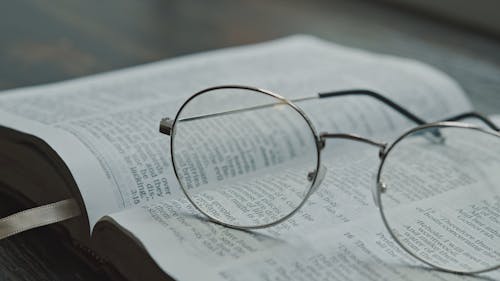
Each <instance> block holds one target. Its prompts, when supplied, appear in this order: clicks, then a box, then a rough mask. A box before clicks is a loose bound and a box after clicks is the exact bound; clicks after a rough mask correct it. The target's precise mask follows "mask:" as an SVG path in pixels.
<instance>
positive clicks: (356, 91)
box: [318, 89, 427, 125]
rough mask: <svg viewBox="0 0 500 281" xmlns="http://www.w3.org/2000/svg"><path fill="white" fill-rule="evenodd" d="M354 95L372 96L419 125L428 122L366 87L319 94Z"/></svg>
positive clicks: (324, 96)
mask: <svg viewBox="0 0 500 281" xmlns="http://www.w3.org/2000/svg"><path fill="white" fill-rule="evenodd" d="M352 95H357V96H370V97H372V98H375V99H377V100H379V101H381V102H382V103H384V104H385V105H388V106H389V107H391V108H392V109H394V110H396V111H397V112H398V113H400V114H402V115H403V116H405V117H406V118H408V119H410V120H411V121H413V122H415V123H417V124H418V125H423V124H426V123H427V122H426V121H425V120H423V119H422V118H420V117H418V116H416V115H415V114H413V113H411V112H410V111H408V110H407V109H405V108H404V107H402V106H401V105H399V104H397V103H395V102H393V101H391V100H390V99H388V98H386V97H384V96H383V95H381V94H379V93H376V92H373V91H370V90H365V89H353V90H342V91H334V92H326V93H319V94H318V96H319V98H330V97H339V96H352Z"/></svg>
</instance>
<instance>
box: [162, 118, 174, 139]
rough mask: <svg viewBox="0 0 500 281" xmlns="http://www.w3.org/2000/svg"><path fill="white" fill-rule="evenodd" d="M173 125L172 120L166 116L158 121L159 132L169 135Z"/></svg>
mask: <svg viewBox="0 0 500 281" xmlns="http://www.w3.org/2000/svg"><path fill="white" fill-rule="evenodd" d="M173 126H174V120H172V119H170V118H168V117H166V118H163V119H161V121H160V133H162V134H165V135H169V136H170V134H171V133H172V127H173Z"/></svg>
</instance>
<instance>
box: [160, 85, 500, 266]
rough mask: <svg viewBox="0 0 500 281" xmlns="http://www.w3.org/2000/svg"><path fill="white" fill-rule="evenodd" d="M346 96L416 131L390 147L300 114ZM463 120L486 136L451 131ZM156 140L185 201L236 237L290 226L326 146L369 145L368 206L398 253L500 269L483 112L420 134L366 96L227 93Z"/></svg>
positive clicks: (215, 92)
mask: <svg viewBox="0 0 500 281" xmlns="http://www.w3.org/2000/svg"><path fill="white" fill-rule="evenodd" d="M347 95H362V96H369V97H372V98H374V99H376V100H378V101H379V102H381V103H382V104H384V105H386V106H388V107H390V108H392V109H393V110H395V111H396V112H398V113H400V114H401V115H402V116H404V117H405V118H407V119H409V120H411V121H412V122H414V123H416V125H417V127H415V128H413V129H411V130H409V131H407V132H405V133H404V134H402V135H401V136H400V137H398V138H397V139H396V140H395V141H393V142H392V143H391V144H387V143H384V142H379V141H376V140H372V139H369V138H365V137H362V136H358V135H354V134H346V133H336V132H335V133H334V132H324V133H320V134H318V133H317V132H316V130H315V128H314V126H313V124H312V122H311V120H310V119H309V118H308V116H307V115H306V114H305V113H304V111H303V110H302V109H301V108H299V107H298V106H297V105H296V103H299V102H303V101H307V100H313V99H319V100H321V99H326V98H332V97H339V96H347ZM465 118H475V119H478V120H479V121H481V122H482V123H484V124H485V125H486V126H487V127H488V128H482V127H477V126H473V125H470V124H467V123H459V122H455V121H460V120H462V119H465ZM160 132H161V133H164V134H166V135H169V136H170V149H171V151H170V152H171V157H172V163H173V167H174V171H175V175H176V177H177V179H178V181H179V183H180V186H181V188H182V190H183V192H184V193H185V195H186V196H187V198H188V200H189V201H190V202H191V203H192V204H193V205H194V206H195V207H196V209H198V210H199V211H200V212H201V213H203V214H204V215H205V216H207V217H208V218H209V219H210V220H212V221H214V222H216V223H219V224H221V225H224V226H227V227H231V228H236V229H256V228H265V227H271V226H274V225H276V224H279V223H281V222H283V221H285V220H287V219H288V218H290V217H291V216H293V215H294V214H295V213H296V212H297V211H298V210H299V209H300V208H301V207H302V206H303V205H304V203H305V202H306V201H307V199H308V198H309V197H310V196H311V195H312V194H313V193H314V192H315V190H316V189H317V188H318V187H319V185H320V184H321V182H322V181H323V179H324V177H325V174H326V167H325V166H324V165H323V164H322V162H321V159H322V154H323V153H322V151H324V148H325V144H326V141H327V140H328V139H347V140H353V141H358V142H363V143H366V144H369V145H372V146H375V147H377V148H378V149H379V158H380V164H379V168H378V173H377V177H376V181H375V183H374V184H373V186H372V189H371V192H372V196H373V199H374V202H375V205H376V206H377V207H378V208H379V210H380V214H381V216H382V220H383V222H384V224H385V226H386V227H387V230H388V231H389V233H390V234H391V236H392V237H393V238H394V240H395V241H396V242H397V243H398V244H399V245H400V246H401V247H402V248H403V249H404V250H406V251H407V252H408V253H409V254H410V255H412V256H413V257H415V258H417V259H419V260H420V261H422V262H424V263H426V264H429V265H431V266H434V267H436V268H438V269H441V270H444V271H449V272H457V273H479V272H484V271H489V270H493V269H496V268H499V266H500V175H499V173H498V171H500V133H499V128H498V127H497V126H496V125H495V124H494V123H493V122H492V121H491V120H489V119H488V118H487V117H485V116H483V115H481V114H479V113H476V112H467V113H463V114H460V115H456V116H452V117H450V118H447V119H446V120H442V121H440V122H434V123H426V122H425V121H424V120H423V119H422V118H420V117H418V116H416V115H415V114H413V113H411V112H410V111H409V110H407V109H405V108H404V107H402V106H401V105H399V104H397V103H395V102H393V101H391V100H390V99H388V98H386V97H384V96H382V95H380V94H378V93H375V92H373V91H369V90H346V91H335V92H328V93H320V94H318V95H317V96H312V97H306V98H301V99H295V100H287V99H285V98H283V97H282V96H280V95H278V94H275V93H272V92H270V91H266V90H263V89H258V88H254V87H247V86H238V85H229V86H218V87H213V88H208V89H205V90H203V91H200V92H198V93H196V94H194V95H193V96H191V97H190V98H189V99H188V100H187V101H186V102H185V103H184V104H183V105H182V106H181V108H180V109H179V111H178V113H177V115H176V116H175V118H174V119H170V118H164V119H162V120H161V122H160ZM328 156H330V157H335V155H328ZM353 176H355V175H353Z"/></svg>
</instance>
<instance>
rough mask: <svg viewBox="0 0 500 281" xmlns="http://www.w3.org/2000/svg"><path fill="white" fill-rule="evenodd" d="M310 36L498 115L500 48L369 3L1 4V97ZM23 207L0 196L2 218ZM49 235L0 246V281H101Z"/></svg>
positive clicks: (22, 0) (29, 0)
mask: <svg viewBox="0 0 500 281" xmlns="http://www.w3.org/2000/svg"><path fill="white" fill-rule="evenodd" d="M295 33H308V34H313V35H317V36H320V37H323V38H325V39H329V40H331V41H335V42H337V43H340V44H344V45H348V46H353V47H358V48H363V49H367V50H372V51H376V52H381V53H389V54H396V55H401V56H405V57H410V58H415V59H418V60H421V61H424V62H427V63H429V64H431V65H434V66H435V67H437V68H439V69H441V70H443V71H444V72H446V73H448V74H450V75H451V76H453V77H454V78H455V79H456V80H457V81H459V83H460V84H461V85H462V86H463V87H464V88H465V90H466V91H467V92H468V93H469V95H470V97H471V99H472V101H473V103H474V104H475V106H476V108H477V109H478V110H479V111H482V112H485V113H500V41H498V40H496V39H491V38H488V37H485V36H482V35H479V34H475V33H474V32H473V31H470V30H469V31H468V30H463V29H460V28H458V27H453V26H450V25H448V24H446V23H444V22H440V21H438V20H431V19H429V18H426V17H424V16H421V15H416V14H413V13H411V12H409V11H407V10H401V9H399V8H395V7H392V6H386V5H382V4H379V3H374V1H366V2H365V1H340V0H333V1H326V0H324V1H319V0H318V1H306V0H281V1H273V2H270V1H264V0H253V1H244V0H240V1H234V0H233V1H230V0H215V1H192V0H183V1H159V0H147V1H146V0H144V1H133V0H121V1H118V0H110V1H97V0H91V1H90V0H89V1H80V2H76V1H63V0H51V1H48V0H46V1H43V0H17V1H8V2H7V1H3V2H0V36H1V37H0V38H1V40H0V89H9V88H15V87H21V86H28V85H37V84H41V83H48V82H55V81H59V80H64V79H69V78H73V77H79V76H83V75H88V74H92V73H98V72H103V71H109V70H112V69H118V68H123V67H127V66H131V65H137V64H141V63H146V62H151V61H156V60H160V59H164V58H168V57H173V56H178V55H182V54H188V53H193V52H198V51H203V50H209V49H216V48H220V47H225V46H232V45H240V44H246V43H252V42H258V41H263V40H268V39H272V38H276V37H280V36H285V35H289V34H295ZM20 207H21V206H19V204H17V203H16V202H11V199H10V198H7V197H5V196H1V195H0V216H3V215H5V214H7V213H9V212H10V211H12V210H13V209H18V208H20ZM61 240H63V239H61V238H60V237H58V236H57V234H56V233H55V232H54V231H53V230H51V229H50V228H41V229H36V230H32V231H29V232H27V233H23V234H20V235H18V236H15V237H12V238H9V239H6V240H4V241H0V280H38V281H42V280H67V279H73V280H108V277H107V276H105V274H104V273H103V272H100V271H99V270H98V269H96V268H93V267H92V265H91V264H89V263H87V262H86V261H85V259H83V258H80V257H78V256H77V255H75V254H74V252H73V249H70V248H69V247H67V246H66V243H65V242H64V241H61Z"/></svg>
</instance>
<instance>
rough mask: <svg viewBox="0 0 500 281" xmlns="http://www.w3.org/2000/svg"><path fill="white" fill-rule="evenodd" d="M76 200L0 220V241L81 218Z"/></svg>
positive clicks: (42, 207) (37, 208)
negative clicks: (41, 227) (38, 228)
mask: <svg viewBox="0 0 500 281" xmlns="http://www.w3.org/2000/svg"><path fill="white" fill-rule="evenodd" d="M80 214H81V213H80V208H79V207H78V204H77V203H76V201H75V199H66V200H62V201H59V202H55V203H52V204H48V205H43V206H40V207H36V208H32V209H28V210H25V211H22V212H19V213H16V214H13V215H10V216H8V217H5V218H3V219H0V240H2V239H4V238H7V237H9V236H12V235H15V234H18V233H21V232H23V231H26V230H29V229H32V228H36V227H39V226H44V225H49V224H53V223H56V222H60V221H64V220H67V219H70V218H74V217H76V216H79V215H80Z"/></svg>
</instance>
